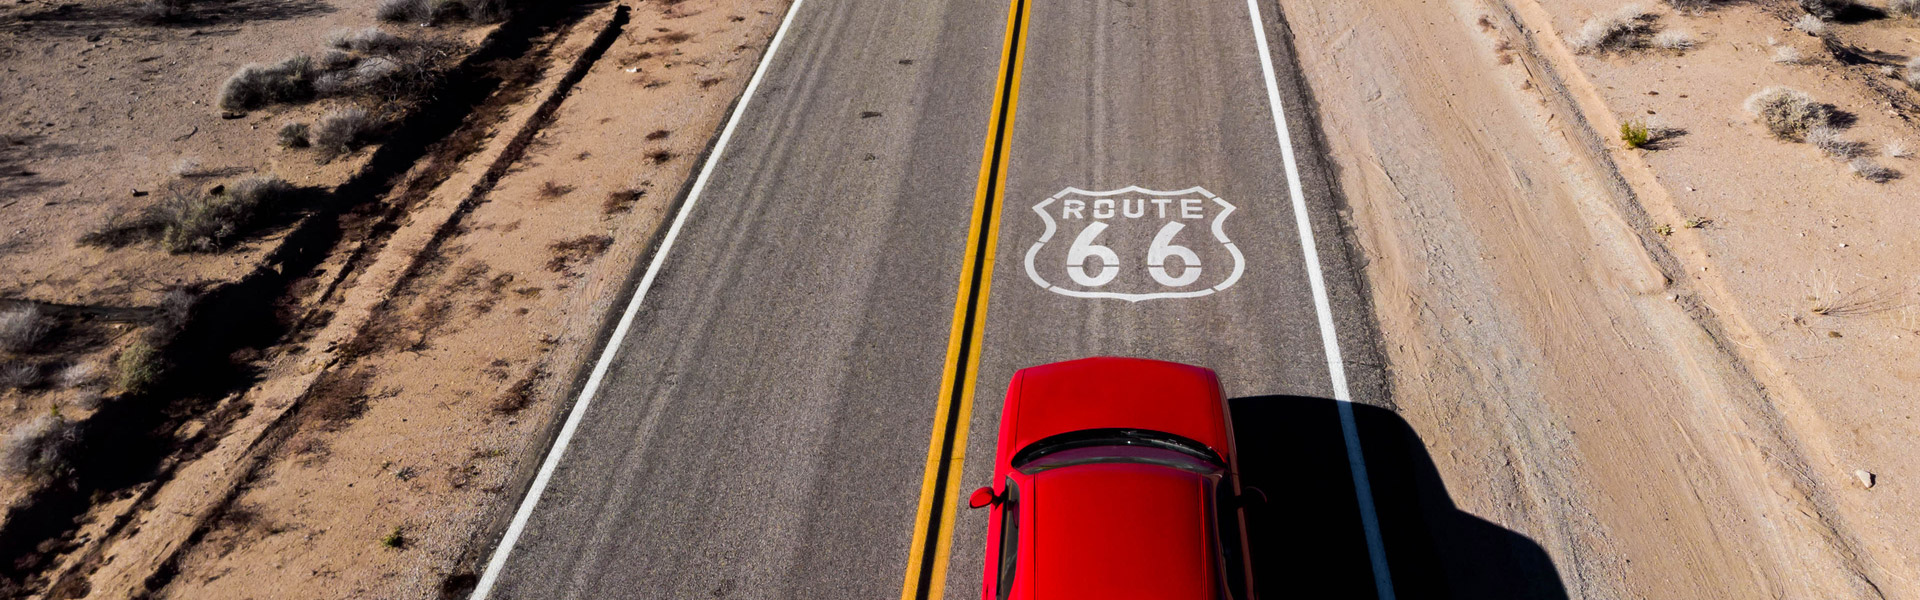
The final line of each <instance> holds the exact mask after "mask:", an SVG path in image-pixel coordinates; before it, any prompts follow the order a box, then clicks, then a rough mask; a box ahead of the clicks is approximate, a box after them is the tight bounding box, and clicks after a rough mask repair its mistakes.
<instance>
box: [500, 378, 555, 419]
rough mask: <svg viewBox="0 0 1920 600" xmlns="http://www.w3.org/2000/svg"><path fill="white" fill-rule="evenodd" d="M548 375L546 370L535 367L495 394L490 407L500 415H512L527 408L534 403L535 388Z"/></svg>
mask: <svg viewBox="0 0 1920 600" xmlns="http://www.w3.org/2000/svg"><path fill="white" fill-rule="evenodd" d="M546 376H547V374H546V373H545V372H543V371H541V370H539V369H534V370H533V371H532V372H529V373H527V374H526V376H524V377H521V378H520V379H519V380H518V381H515V382H513V385H510V386H507V389H504V390H501V391H500V395H498V396H494V398H493V402H492V403H491V406H490V407H489V408H491V409H493V412H494V414H499V415H511V414H514V413H517V412H520V411H521V410H522V409H525V408H526V407H527V405H529V404H532V403H533V400H534V391H535V388H536V387H537V386H538V385H539V384H540V380H542V379H545V378H546Z"/></svg>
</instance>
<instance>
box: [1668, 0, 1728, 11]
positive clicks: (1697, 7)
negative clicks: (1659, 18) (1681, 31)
mask: <svg viewBox="0 0 1920 600" xmlns="http://www.w3.org/2000/svg"><path fill="white" fill-rule="evenodd" d="M1716 4H1719V0H1667V6H1671V7H1673V9H1674V10H1677V11H1680V12H1686V13H1700V12H1705V11H1706V10H1707V9H1710V8H1713V7H1714V5H1716Z"/></svg>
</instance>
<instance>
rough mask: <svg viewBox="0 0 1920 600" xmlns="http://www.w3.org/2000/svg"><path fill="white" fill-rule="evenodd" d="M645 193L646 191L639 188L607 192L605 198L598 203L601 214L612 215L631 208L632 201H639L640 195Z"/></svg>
mask: <svg viewBox="0 0 1920 600" xmlns="http://www.w3.org/2000/svg"><path fill="white" fill-rule="evenodd" d="M645 195H647V191H646V190H640V189H632V190H619V191H615V192H609V193H608V194H607V200H606V201H605V202H602V203H600V212H601V214H607V215H612V214H618V213H623V212H627V211H630V210H633V205H634V203H636V202H639V201H640V197H641V196H645Z"/></svg>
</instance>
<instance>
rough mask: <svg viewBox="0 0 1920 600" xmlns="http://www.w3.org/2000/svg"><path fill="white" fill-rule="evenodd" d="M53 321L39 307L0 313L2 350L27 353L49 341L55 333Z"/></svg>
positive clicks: (0, 344) (0, 348)
mask: <svg viewBox="0 0 1920 600" xmlns="http://www.w3.org/2000/svg"><path fill="white" fill-rule="evenodd" d="M53 325H54V323H53V319H52V318H50V317H48V316H47V315H46V314H45V313H44V312H42V311H41V310H40V307H38V306H23V307H20V308H14V309H10V310H7V311H5V312H0V350H5V351H7V352H26V351H28V350H32V349H33V348H34V347H36V346H39V345H40V343H41V342H44V341H46V340H47V335H48V334H51V333H53Z"/></svg>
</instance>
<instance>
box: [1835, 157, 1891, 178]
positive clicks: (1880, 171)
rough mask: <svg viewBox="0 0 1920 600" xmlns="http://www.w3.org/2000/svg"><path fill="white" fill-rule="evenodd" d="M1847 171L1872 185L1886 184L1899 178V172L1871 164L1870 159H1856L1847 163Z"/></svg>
mask: <svg viewBox="0 0 1920 600" xmlns="http://www.w3.org/2000/svg"><path fill="white" fill-rule="evenodd" d="M1847 169H1848V170H1851V171H1853V174H1854V175H1858V176H1860V178H1861V179H1865V180H1867V181H1871V182H1874V183H1886V182H1889V181H1893V180H1894V179H1896V178H1899V177H1900V172H1899V171H1895V170H1893V169H1889V168H1887V167H1885V166H1882V165H1881V164H1880V163H1877V162H1873V159H1871V158H1856V159H1853V162H1849V163H1847Z"/></svg>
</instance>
